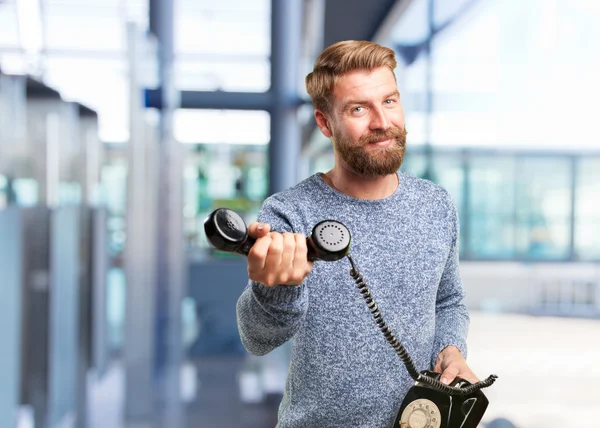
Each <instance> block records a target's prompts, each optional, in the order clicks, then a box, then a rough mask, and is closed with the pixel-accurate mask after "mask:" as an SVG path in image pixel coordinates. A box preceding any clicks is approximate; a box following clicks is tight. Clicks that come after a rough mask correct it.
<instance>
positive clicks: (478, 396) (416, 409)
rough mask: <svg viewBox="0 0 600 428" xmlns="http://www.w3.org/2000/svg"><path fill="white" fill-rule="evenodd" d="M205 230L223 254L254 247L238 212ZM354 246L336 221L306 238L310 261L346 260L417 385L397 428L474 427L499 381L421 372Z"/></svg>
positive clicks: (217, 215)
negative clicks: (490, 389)
mask: <svg viewBox="0 0 600 428" xmlns="http://www.w3.org/2000/svg"><path fill="white" fill-rule="evenodd" d="M204 230H205V232H206V236H207V238H208V241H209V243H210V244H211V246H212V247H213V248H215V249H217V250H221V251H226V252H232V253H239V254H242V255H244V256H247V255H248V252H249V251H250V248H252V245H254V243H255V242H256V240H255V239H254V238H252V237H251V236H248V230H247V228H246V224H245V223H244V220H243V219H242V218H241V217H240V216H239V215H238V214H237V213H236V212H234V211H231V210H229V209H226V208H219V209H217V210H215V211H213V212H212V213H211V214H210V215H209V216H208V217H207V218H206V219H205V220H204ZM350 241H351V235H350V231H349V230H348V229H347V228H346V226H344V225H343V224H342V223H340V222H338V221H335V220H325V221H321V222H320V223H318V224H317V225H316V226H315V227H314V228H313V229H312V232H311V234H310V235H309V236H308V237H307V238H306V242H307V248H308V259H309V260H311V261H315V260H324V261H337V260H340V259H342V258H344V257H346V258H347V259H348V261H349V262H350V266H351V269H350V276H351V277H352V278H353V279H354V281H355V283H356V286H357V287H358V290H359V292H360V294H361V295H362V297H363V298H364V300H365V303H366V304H367V306H368V307H369V310H370V312H371V315H372V316H373V319H374V320H375V322H376V323H377V326H378V327H379V329H380V330H381V332H382V334H383V335H384V336H385V338H386V340H387V341H388V342H389V344H390V345H391V346H392V348H394V351H396V353H397V354H398V356H399V357H400V359H401V360H402V362H403V363H404V365H405V367H406V369H407V371H408V373H409V374H410V376H411V377H412V378H413V380H414V381H415V384H414V386H413V387H412V388H411V389H410V390H409V391H408V393H407V394H406V397H405V398H404V400H403V402H402V405H401V406H400V410H399V411H398V415H397V416H396V420H395V422H394V427H395V428H396V427H401V428H476V427H477V425H478V424H479V422H480V421H481V418H482V417H483V414H484V413H485V410H486V409H487V406H488V400H487V398H486V397H485V395H484V394H483V393H482V392H481V389H482V388H486V387H488V386H491V385H492V384H493V383H494V382H495V381H496V379H497V376H496V375H491V376H489V377H488V378H487V379H485V380H483V381H480V382H477V383H474V384H471V383H470V382H468V381H466V380H465V379H461V378H458V377H457V378H456V379H454V381H453V382H452V383H451V384H450V385H445V384H443V383H442V382H440V380H439V378H440V376H441V374H440V373H435V372H432V371H429V370H423V371H421V372H419V371H417V369H416V367H415V365H414V363H413V361H412V359H411V358H410V356H409V355H408V352H407V351H406V349H405V348H404V346H402V344H401V343H400V342H399V341H398V339H396V337H395V336H394V333H392V331H391V330H390V329H389V327H388V325H387V324H386V323H385V321H384V320H383V316H382V315H381V313H380V312H379V309H378V308H377V305H376V304H375V301H374V300H373V297H372V296H371V291H370V290H369V287H368V286H367V284H366V282H365V281H364V279H363V277H362V275H361V274H360V272H359V271H358V268H357V267H356V264H355V263H354V260H353V259H352V257H351V256H350Z"/></svg>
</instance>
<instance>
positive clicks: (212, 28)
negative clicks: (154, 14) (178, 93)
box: [175, 0, 271, 92]
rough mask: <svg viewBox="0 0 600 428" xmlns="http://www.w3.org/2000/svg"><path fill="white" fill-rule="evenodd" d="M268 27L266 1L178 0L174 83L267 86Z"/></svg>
mask: <svg viewBox="0 0 600 428" xmlns="http://www.w3.org/2000/svg"><path fill="white" fill-rule="evenodd" d="M270 31H271V8H270V2H269V1H268V0H257V1H251V2H249V1H245V0H226V1H219V2H213V1H208V0H200V1H198V0H182V1H181V2H180V4H179V6H178V12H177V26H176V27H175V32H176V35H175V45H176V46H175V51H176V57H177V61H176V63H175V85H176V87H177V88H178V89H181V90H206V91H209V90H223V91H232V92H234V91H240V92H264V91H266V90H268V89H269V86H270V62H269V55H270V52H271V34H270Z"/></svg>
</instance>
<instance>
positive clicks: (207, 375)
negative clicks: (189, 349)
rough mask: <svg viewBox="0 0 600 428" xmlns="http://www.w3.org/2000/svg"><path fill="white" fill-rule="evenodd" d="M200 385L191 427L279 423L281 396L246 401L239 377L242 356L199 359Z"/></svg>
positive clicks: (257, 427) (263, 427)
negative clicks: (244, 400)
mask: <svg viewBox="0 0 600 428" xmlns="http://www.w3.org/2000/svg"><path fill="white" fill-rule="evenodd" d="M197 363H198V364H197V369H198V378H199V382H200V383H201V384H200V387H199V389H198V392H197V397H196V400H195V401H194V403H192V404H191V405H190V406H189V408H188V424H187V426H188V428H228V427H231V428H234V427H244V428H268V427H271V428H272V427H274V426H275V425H276V423H277V408H278V407H279V401H281V396H273V397H268V398H267V399H266V400H265V403H261V404H244V403H242V401H241V400H240V393H239V386H238V381H237V376H238V372H239V369H240V367H241V364H242V363H243V358H240V357H213V358H203V359H201V360H198V361H197Z"/></svg>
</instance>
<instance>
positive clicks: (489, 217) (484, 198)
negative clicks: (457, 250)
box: [462, 155, 515, 259]
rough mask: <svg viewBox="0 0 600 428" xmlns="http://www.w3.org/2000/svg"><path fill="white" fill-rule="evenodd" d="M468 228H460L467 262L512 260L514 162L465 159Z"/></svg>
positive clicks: (503, 158) (506, 158)
mask: <svg viewBox="0 0 600 428" xmlns="http://www.w3.org/2000/svg"><path fill="white" fill-rule="evenodd" d="M468 174H469V182H468V189H469V196H468V207H467V209H468V216H467V221H468V224H463V227H462V230H463V236H465V234H466V240H465V241H463V242H464V246H465V247H466V249H467V255H468V257H469V258H474V259H510V258H513V257H514V256H515V160H514V158H513V157H510V156H486V155H471V156H469V172H468Z"/></svg>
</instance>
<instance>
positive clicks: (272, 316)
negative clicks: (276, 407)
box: [236, 196, 308, 355]
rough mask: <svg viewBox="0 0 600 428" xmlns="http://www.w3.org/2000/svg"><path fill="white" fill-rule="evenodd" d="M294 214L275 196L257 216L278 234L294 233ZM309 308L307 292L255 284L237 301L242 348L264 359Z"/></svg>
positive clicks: (300, 287)
mask: <svg viewBox="0 0 600 428" xmlns="http://www.w3.org/2000/svg"><path fill="white" fill-rule="evenodd" d="M294 216H295V213H294V210H291V209H289V208H287V207H286V206H285V204H284V202H283V201H281V200H278V199H277V197H276V196H271V197H270V198H267V199H266V200H265V202H264V204H263V207H262V210H261V212H260V214H259V216H258V220H259V221H260V222H261V223H267V224H269V225H271V230H273V231H277V232H292V233H294V232H297V233H301V231H299V230H295V228H294V225H296V226H297V224H298V220H297V219H296V218H295V217H294ZM307 307H308V289H307V287H306V285H305V284H304V283H303V284H301V285H298V286H289V285H275V286H273V287H267V286H266V285H264V284H261V283H259V282H256V281H251V280H250V281H248V286H247V287H246V288H245V290H244V292H243V293H242V294H241V296H240V298H239V299H238V302H237V306H236V313H237V323H238V330H239V334H240V338H241V341H242V344H243V345H244V348H246V350H247V351H248V352H250V353H251V354H254V355H265V354H267V353H269V352H271V351H272V350H273V349H275V348H277V347H278V346H280V345H282V344H284V343H285V342H287V341H288V340H289V339H291V338H292V336H293V335H294V334H295V333H296V331H297V330H298V327H299V325H300V323H301V322H302V320H303V318H304V315H305V314H306V310H307Z"/></svg>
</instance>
